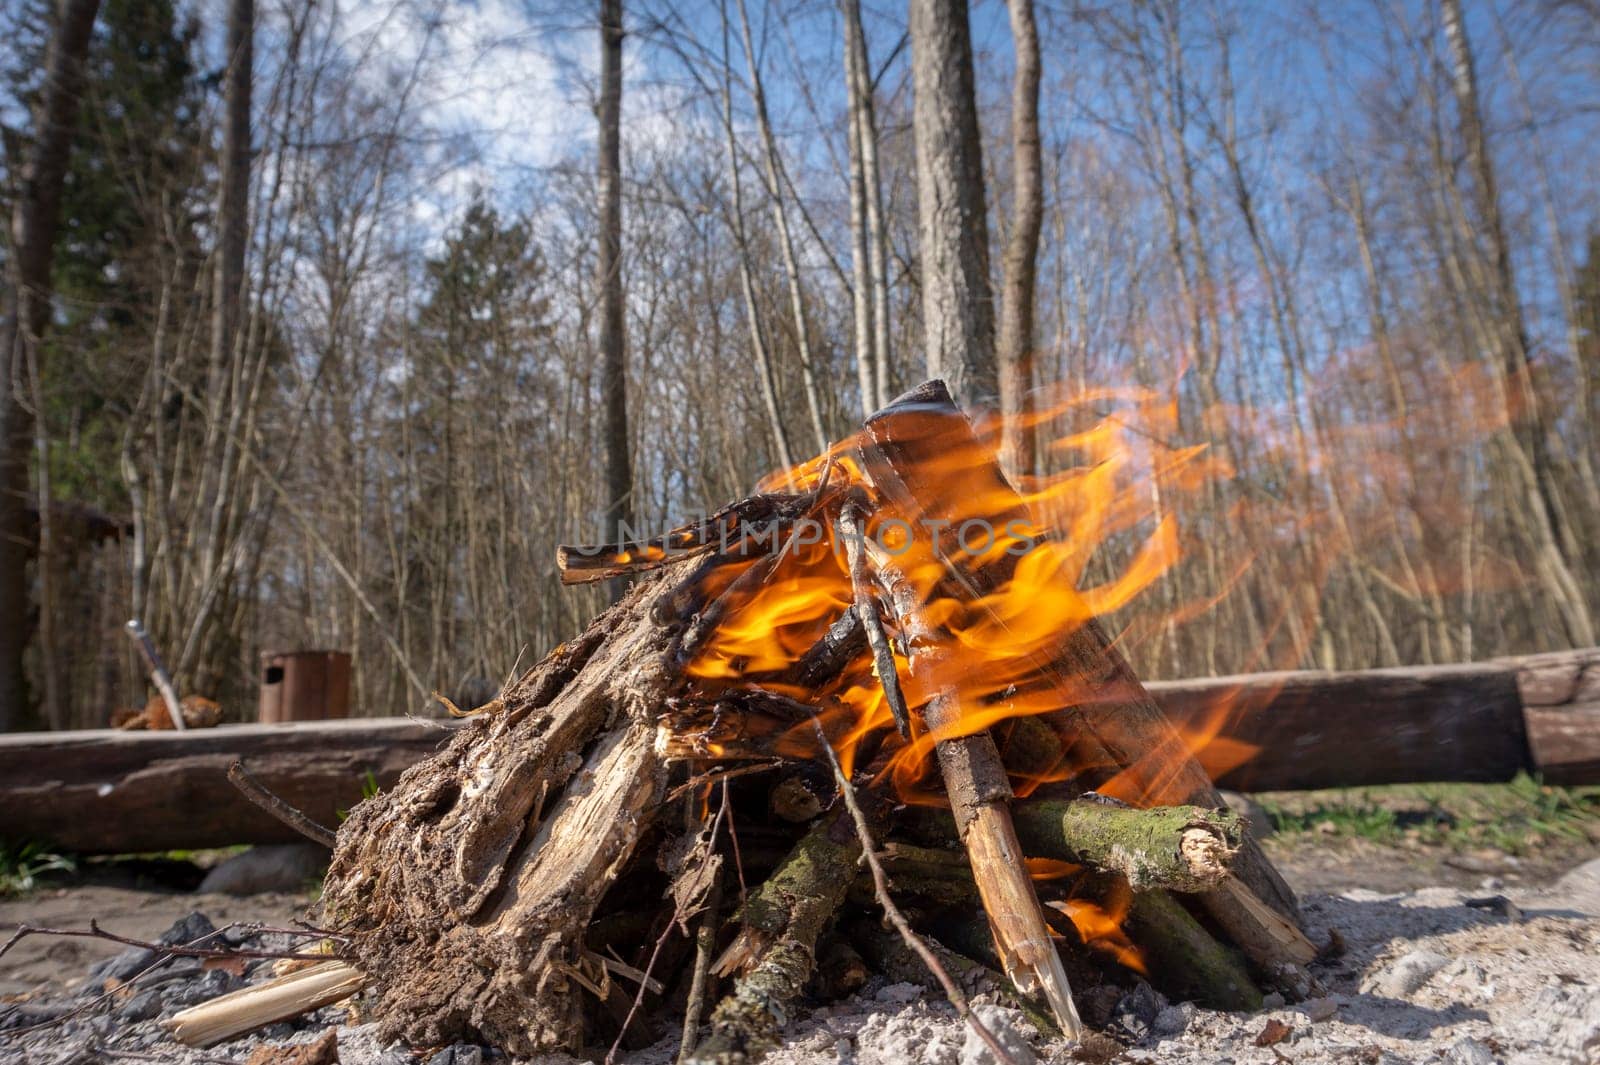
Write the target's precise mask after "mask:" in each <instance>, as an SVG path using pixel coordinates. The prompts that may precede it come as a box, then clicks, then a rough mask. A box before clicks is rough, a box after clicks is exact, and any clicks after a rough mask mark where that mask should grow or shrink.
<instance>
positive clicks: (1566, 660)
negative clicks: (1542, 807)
mask: <svg viewBox="0 0 1600 1065" xmlns="http://www.w3.org/2000/svg"><path fill="white" fill-rule="evenodd" d="M1496 664H1497V665H1500V666H1504V667H1507V668H1509V669H1511V670H1513V671H1514V672H1515V673H1516V677H1517V691H1518V695H1519V697H1520V698H1521V700H1522V706H1523V713H1524V715H1525V718H1526V721H1527V734H1528V745H1529V747H1530V749H1531V754H1532V763H1533V765H1535V766H1537V767H1538V770H1539V772H1540V773H1541V774H1542V775H1543V777H1544V779H1545V780H1547V781H1549V782H1550V783H1552V784H1594V783H1600V648H1592V647H1591V648H1588V649H1586V650H1581V651H1560V652H1556V653H1554V654H1543V655H1526V656H1524V657H1521V658H1502V659H1498V660H1497V662H1496Z"/></svg>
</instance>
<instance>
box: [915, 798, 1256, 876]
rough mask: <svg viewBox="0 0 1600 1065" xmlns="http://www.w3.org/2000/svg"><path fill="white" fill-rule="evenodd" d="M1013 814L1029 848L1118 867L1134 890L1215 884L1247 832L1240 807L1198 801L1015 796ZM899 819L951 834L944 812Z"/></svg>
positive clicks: (928, 835)
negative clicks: (1145, 805) (1132, 802)
mask: <svg viewBox="0 0 1600 1065" xmlns="http://www.w3.org/2000/svg"><path fill="white" fill-rule="evenodd" d="M1011 817H1012V820H1013V822H1014V823H1015V824H1016V829H1017V837H1018V839H1020V840H1021V841H1022V847H1023V849H1024V850H1025V851H1026V852H1027V853H1028V854H1029V855H1032V856H1035V857H1039V858H1055V859H1057V860H1059V861H1064V862H1073V863H1076V864H1078V865H1086V866H1089V867H1091V868H1093V869H1096V870H1099V871H1100V872H1104V873H1114V874H1118V875H1120V876H1122V877H1124V878H1126V879H1127V881H1128V883H1129V884H1130V885H1131V886H1132V887H1133V888H1134V890H1136V891H1149V890H1153V889H1156V888H1163V889H1167V890H1171V891H1185V892H1196V891H1206V890H1209V889H1211V888H1214V887H1216V886H1217V885H1218V884H1220V883H1222V882H1223V881H1224V880H1226V879H1227V878H1228V876H1229V870H1230V869H1231V867H1232V863H1233V859H1234V857H1235V855H1236V854H1237V853H1238V850H1239V846H1240V844H1241V842H1242V840H1243V839H1244V835H1245V833H1244V826H1243V824H1242V823H1241V821H1240V818H1239V815H1238V814H1235V813H1233V812H1232V811H1230V810H1226V809H1222V810H1207V809H1205V808H1203V807H1199V806H1157V807H1153V808H1151V809H1148V810H1140V809H1137V808H1135V807H1131V806H1124V805H1121V804H1118V803H1111V802H1105V801H1099V802H1096V801H1091V800H1088V799H1076V800H1069V801H1060V800H1050V799H1030V800H1025V801H1022V802H1016V803H1013V804H1012V807H1011ZM901 823H902V826H903V827H904V828H905V829H906V830H907V831H909V832H910V833H912V834H913V835H914V836H916V837H917V838H920V839H922V840H924V841H934V840H939V839H950V838H951V837H952V835H953V825H952V824H951V821H950V818H949V817H948V815H945V814H944V813H943V812H942V811H938V810H934V809H930V808H924V809H920V810H916V811H914V812H911V813H909V814H908V815H907V816H906V817H904V818H902V820H901Z"/></svg>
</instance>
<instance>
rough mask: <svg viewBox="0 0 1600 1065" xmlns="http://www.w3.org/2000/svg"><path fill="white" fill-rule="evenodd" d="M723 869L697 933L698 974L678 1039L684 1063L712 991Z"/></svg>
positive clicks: (719, 872)
mask: <svg viewBox="0 0 1600 1065" xmlns="http://www.w3.org/2000/svg"><path fill="white" fill-rule="evenodd" d="M721 911H722V871H721V870H720V869H719V870H718V871H717V876H716V878H715V879H714V880H712V881H711V892H710V894H708V895H707V896H706V912H705V913H704V914H703V915H702V916H701V918H700V927H699V928H697V929H695V934H694V975H693V977H692V978H691V979H690V981H689V999H688V1001H687V1002H686V1003H685V1004H684V1007H683V1038H682V1039H681V1040H680V1041H679V1042H678V1062H679V1065H683V1063H684V1062H687V1061H688V1060H689V1055H690V1054H693V1053H694V1048H695V1044H696V1043H698V1042H699V1036H700V1018H701V1016H702V1015H703V1014H704V1013H705V1009H706V997H707V996H708V995H709V994H710V991H711V958H712V955H713V954H715V953H716V949H717V925H718V923H720V921H721V919H722V912H721Z"/></svg>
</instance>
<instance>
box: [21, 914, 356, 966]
mask: <svg viewBox="0 0 1600 1065" xmlns="http://www.w3.org/2000/svg"><path fill="white" fill-rule="evenodd" d="M228 927H229V928H232V927H234V926H232V925H230V926H228ZM225 931H227V929H226V928H222V929H218V930H217V931H216V932H213V933H212V936H215V935H220V934H222V933H223V932H225ZM274 931H279V932H285V933H287V932H288V930H287V929H274ZM289 934H298V935H302V936H305V937H307V938H312V935H313V934H312V933H310V932H299V933H289ZM28 936H67V937H75V938H79V939H104V940H109V941H110V942H112V943H121V944H122V945H123V946H125V947H139V948H141V949H143V950H148V951H152V952H154V953H157V954H165V955H171V956H172V957H174V958H274V959H280V958H292V959H299V960H304V961H327V960H328V955H326V954H299V953H296V952H295V951H292V950H246V949H245V948H243V947H195V946H187V945H184V946H174V945H171V944H167V943H152V942H151V941H150V940H147V939H132V938H130V937H128V936H121V935H118V934H117V933H115V932H107V931H106V930H105V929H104V928H101V927H100V925H99V924H98V923H97V922H96V921H94V920H91V921H90V922H89V927H88V928H45V927H43V926H40V925H27V924H24V925H18V926H17V930H16V932H14V933H13V934H12V936H11V938H10V939H8V940H6V943H5V946H3V947H0V957H3V956H4V955H5V953H6V952H7V951H9V950H10V949H11V948H12V947H14V946H16V945H17V943H18V942H19V941H21V940H22V939H25V938H26V937H28ZM209 938H211V936H205V937H202V939H200V940H196V942H203V941H204V940H205V939H209ZM316 938H322V935H321V933H317V934H316Z"/></svg>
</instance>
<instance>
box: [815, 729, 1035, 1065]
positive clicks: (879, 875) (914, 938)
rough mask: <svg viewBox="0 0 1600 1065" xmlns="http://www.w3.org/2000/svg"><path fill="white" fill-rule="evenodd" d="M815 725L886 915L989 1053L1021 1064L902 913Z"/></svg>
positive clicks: (1009, 1064)
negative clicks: (979, 1015)
mask: <svg viewBox="0 0 1600 1065" xmlns="http://www.w3.org/2000/svg"><path fill="white" fill-rule="evenodd" d="M812 725H813V727H815V728H816V730H817V738H818V739H819V740H820V741H821V743H822V750H823V752H824V753H825V754H826V755H827V758H828V764H829V765H830V766H832V767H833V779H834V780H835V781H836V782H837V783H838V785H839V794H840V796H841V797H842V798H843V799H844V804H845V808H846V809H848V810H849V811H850V819H851V820H852V821H854V822H855V826H856V835H857V836H858V837H859V838H860V840H861V857H862V859H863V860H865V861H866V863H867V869H868V870H869V871H870V872H871V873H872V893H873V895H875V896H876V897H877V900H878V905H879V906H881V907H883V915H884V917H886V918H887V919H888V921H889V923H890V924H892V925H893V926H894V930H895V931H896V932H898V933H900V938H901V939H903V940H904V941H905V944H906V946H908V947H910V948H911V949H912V950H913V951H915V952H916V955H917V957H919V958H921V959H922V963H923V964H924V965H926V966H927V967H928V971H929V972H930V973H932V974H933V976H934V979H936V980H938V981H939V986H940V987H942V988H943V989H944V996H945V998H947V999H949V1000H950V1005H952V1006H954V1007H955V1011H956V1013H958V1014H960V1016H961V1019H962V1020H963V1021H965V1022H966V1023H967V1027H969V1028H971V1029H972V1031H973V1033H974V1034H976V1035H977V1037H978V1038H979V1039H981V1040H983V1045H984V1046H986V1047H988V1048H989V1052H990V1053H991V1054H993V1055H994V1056H995V1060H997V1061H999V1062H1000V1063H1001V1065H1017V1062H1016V1059H1015V1058H1013V1057H1012V1056H1011V1054H1010V1052H1008V1051H1007V1050H1006V1048H1005V1047H1004V1046H1002V1045H1001V1044H1000V1040H999V1039H997V1038H995V1034H994V1033H993V1032H991V1031H989V1029H988V1027H987V1026H986V1025H985V1024H984V1023H983V1022H982V1021H981V1020H979V1019H978V1015H977V1014H975V1013H973V1012H972V1006H971V1005H970V1004H969V1003H968V1002H967V996H966V995H965V994H963V993H962V991H961V988H960V987H958V986H957V985H956V982H955V980H953V979H951V977H950V973H949V972H948V971H947V970H946V969H945V967H944V965H943V963H941V962H940V961H939V958H938V956H937V955H935V954H934V953H933V951H932V950H931V949H930V948H929V947H928V945H927V944H926V943H924V942H923V941H922V937H921V936H919V935H917V933H916V930H915V929H913V928H912V927H911V922H909V921H907V920H906V915H905V914H903V913H901V912H900V907H899V906H898V905H896V904H895V901H894V899H893V898H892V897H891V896H890V895H889V878H888V877H887V876H885V875H884V872H883V864H882V863H881V862H879V861H878V852H877V842H876V841H875V840H873V838H872V830H871V829H869V828H868V827H867V817H866V814H864V813H862V811H861V806H860V804H858V803H857V802H856V792H855V788H854V787H853V786H852V785H851V783H850V779H849V778H848V777H846V776H845V773H844V767H842V766H841V765H840V764H839V759H838V757H837V756H836V755H835V754H834V753H833V747H832V745H831V744H829V743H828V735H827V733H826V732H824V731H823V729H822V722H821V721H820V720H817V719H815V718H813V719H812Z"/></svg>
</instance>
